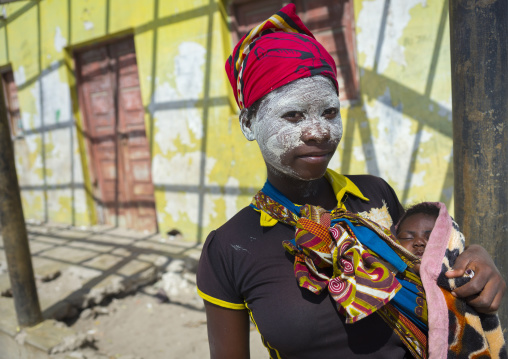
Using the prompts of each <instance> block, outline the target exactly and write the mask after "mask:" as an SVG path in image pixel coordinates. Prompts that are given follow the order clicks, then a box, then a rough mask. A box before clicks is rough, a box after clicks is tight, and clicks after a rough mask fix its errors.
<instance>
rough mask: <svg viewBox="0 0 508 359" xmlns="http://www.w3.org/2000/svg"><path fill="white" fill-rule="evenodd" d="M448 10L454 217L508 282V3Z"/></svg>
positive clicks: (504, 316)
mask: <svg viewBox="0 0 508 359" xmlns="http://www.w3.org/2000/svg"><path fill="white" fill-rule="evenodd" d="M449 4H450V5H449V6H450V50H451V62H452V102H453V151H454V156H453V157H454V172H455V185H454V191H455V216H456V219H457V222H458V224H459V225H460V226H461V228H462V231H463V233H464V235H465V237H466V240H468V241H469V243H478V244H481V245H482V246H484V247H485V248H486V249H487V251H488V252H489V253H490V254H491V255H492V256H493V258H494V262H495V263H496V265H497V267H498V269H499V271H500V272H501V273H502V274H503V276H504V277H505V279H508V56H507V52H508V40H507V39H508V0H493V1H470V0H450V2H449ZM499 315H500V319H501V325H502V326H503V327H504V328H505V329H506V328H508V296H506V295H505V298H504V300H503V303H502V306H501V309H500V312H499ZM505 337H506V332H505Z"/></svg>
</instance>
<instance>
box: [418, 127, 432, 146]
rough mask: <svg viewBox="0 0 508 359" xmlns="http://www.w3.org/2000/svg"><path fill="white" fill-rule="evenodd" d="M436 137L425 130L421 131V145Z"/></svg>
mask: <svg viewBox="0 0 508 359" xmlns="http://www.w3.org/2000/svg"><path fill="white" fill-rule="evenodd" d="M432 137H434V134H433V133H432V132H430V131H427V130H425V129H423V130H422V131H421V137H420V143H425V142H428V141H430V140H431V139H432Z"/></svg>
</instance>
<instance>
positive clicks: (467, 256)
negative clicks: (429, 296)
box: [446, 244, 506, 313]
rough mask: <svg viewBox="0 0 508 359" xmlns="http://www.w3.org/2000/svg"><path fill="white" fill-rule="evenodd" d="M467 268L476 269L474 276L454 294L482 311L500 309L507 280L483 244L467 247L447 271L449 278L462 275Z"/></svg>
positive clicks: (487, 311)
mask: <svg viewBox="0 0 508 359" xmlns="http://www.w3.org/2000/svg"><path fill="white" fill-rule="evenodd" d="M466 269H472V270H473V271H474V276H473V278H472V279H471V281H469V282H468V283H466V284H464V285H463V286H461V287H459V288H456V289H455V290H454V291H453V292H452V294H453V295H454V296H456V297H459V298H464V299H465V300H466V301H467V303H468V304H469V305H471V306H472V307H473V308H474V309H476V310H477V311H478V312H480V313H493V312H495V311H496V310H498V309H499V306H500V304H501V299H502V298H503V295H504V293H505V292H506V282H505V281H504V279H503V277H502V276H501V273H499V270H498V269H497V267H496V265H495V264H494V262H493V261H492V257H491V256H490V255H489V254H488V253H487V251H486V250H485V249H484V248H483V247H482V246H479V245H477V244H473V245H470V246H469V247H467V248H466V250H465V251H464V252H462V253H461V254H460V255H459V256H458V257H457V260H456V262H455V265H454V266H453V270H450V271H448V272H446V276H447V277H448V278H457V277H461V276H462V275H464V272H465V271H466Z"/></svg>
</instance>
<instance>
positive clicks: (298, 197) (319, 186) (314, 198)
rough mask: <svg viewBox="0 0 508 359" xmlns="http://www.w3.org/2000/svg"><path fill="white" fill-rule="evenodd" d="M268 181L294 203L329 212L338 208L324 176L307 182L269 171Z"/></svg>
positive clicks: (331, 189) (330, 187)
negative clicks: (318, 207) (312, 206)
mask: <svg viewBox="0 0 508 359" xmlns="http://www.w3.org/2000/svg"><path fill="white" fill-rule="evenodd" d="M268 181H269V182H270V183H271V184H272V185H273V186H274V187H275V188H277V189H278V190H279V191H280V192H281V193H282V194H283V195H284V196H286V197H287V198H288V199H289V200H290V201H291V202H293V203H296V204H299V205H303V204H311V205H314V206H320V207H323V208H325V209H327V210H332V209H333V208H335V207H336V206H337V199H336V197H335V193H334V192H333V188H332V186H331V185H330V183H329V182H328V180H327V179H326V178H325V177H324V176H323V177H321V178H319V179H316V180H310V181H305V180H300V179H297V178H293V177H289V176H287V175H283V174H282V175H281V174H280V173H277V174H275V173H272V171H268Z"/></svg>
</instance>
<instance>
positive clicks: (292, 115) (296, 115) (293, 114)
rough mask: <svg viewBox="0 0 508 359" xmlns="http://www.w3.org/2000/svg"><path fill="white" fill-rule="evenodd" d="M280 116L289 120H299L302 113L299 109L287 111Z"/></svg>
mask: <svg viewBox="0 0 508 359" xmlns="http://www.w3.org/2000/svg"><path fill="white" fill-rule="evenodd" d="M282 118H284V119H286V120H288V121H291V122H296V121H300V120H301V119H302V118H303V113H301V112H299V111H289V112H286V113H285V114H284V115H282Z"/></svg>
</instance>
